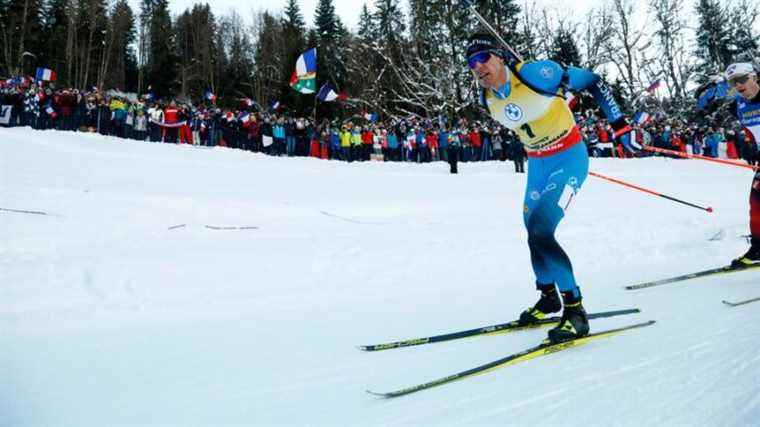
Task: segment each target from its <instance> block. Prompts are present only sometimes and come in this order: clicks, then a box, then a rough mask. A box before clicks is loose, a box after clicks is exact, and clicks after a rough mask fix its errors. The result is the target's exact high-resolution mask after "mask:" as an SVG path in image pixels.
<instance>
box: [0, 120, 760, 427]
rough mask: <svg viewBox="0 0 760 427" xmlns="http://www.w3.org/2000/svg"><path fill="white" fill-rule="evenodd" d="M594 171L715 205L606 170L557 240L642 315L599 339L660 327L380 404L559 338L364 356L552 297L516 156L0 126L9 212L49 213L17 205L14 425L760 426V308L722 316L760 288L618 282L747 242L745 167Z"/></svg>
mask: <svg viewBox="0 0 760 427" xmlns="http://www.w3.org/2000/svg"><path fill="white" fill-rule="evenodd" d="M591 168H592V170H594V171H597V172H599V173H604V174H608V175H611V176H614V177H616V178H620V179H623V180H627V181H631V182H633V183H636V184H638V185H641V186H644V187H649V188H652V189H654V190H657V191H659V192H661V193H663V194H668V195H672V196H674V197H678V198H681V199H684V200H688V201H691V202H694V203H697V204H705V205H708V204H709V205H710V206H712V207H713V208H714V209H715V213H714V214H712V215H708V214H705V213H704V212H701V211H698V210H696V209H691V208H687V207H684V206H680V205H676V204H674V203H669V202H667V201H664V200H662V199H660V198H655V197H652V196H648V195H645V194H642V193H639V192H635V191H632V190H629V189H625V188H622V187H620V186H616V185H612V184H609V183H606V182H603V181H601V180H596V179H594V178H593V177H589V179H588V180H587V181H586V184H585V185H584V188H583V190H582V191H581V193H580V194H579V196H578V197H577V198H576V199H575V200H574V201H573V204H572V205H571V207H570V209H569V211H568V215H567V218H565V220H564V221H563V223H562V225H561V226H560V228H559V231H558V238H559V240H560V242H561V243H562V245H563V247H564V248H565V249H566V251H567V252H568V253H569V254H570V256H571V259H572V260H573V263H574V269H575V271H576V275H577V278H578V281H579V283H580V285H581V287H582V290H583V293H584V296H585V298H586V299H585V302H584V304H585V305H586V308H587V310H589V311H601V310H614V309H623V308H631V307H639V308H641V309H642V312H641V313H640V314H636V315H630V316H623V317H619V318H610V319H599V320H595V321H592V330H597V331H599V330H603V329H607V328H614V327H618V326H623V325H625V324H629V323H633V322H639V321H645V320H649V319H655V320H657V323H656V324H655V325H653V326H651V327H648V328H644V329H641V330H634V331H629V332H626V333H624V334H622V335H619V336H614V337H610V338H607V339H604V340H600V341H596V342H593V343H590V344H588V345H586V346H583V347H581V348H578V349H572V350H568V351H564V352H561V353H557V354H553V355H549V356H546V357H542V358H539V359H536V360H532V361H528V362H524V363H521V364H519V365H516V366H510V367H506V368H502V369H497V370H495V371H492V372H489V373H486V374H484V375H480V376H476V377H473V378H469V379H465V380H462V381H456V382H453V383H451V384H447V385H443V386H441V387H437V388H433V389H430V390H426V391H422V392H419V393H416V394H413V395H409V396H405V397H401V398H398V399H392V400H386V399H377V398H375V397H373V396H370V395H368V394H366V393H365V390H367V389H371V390H375V391H389V390H395V389H397V388H401V387H407V386H410V385H413V384H417V383H420V382H426V381H429V380H432V379H435V378H440V377H442V376H445V375H448V374H451V373H454V372H458V371H461V370H463V369H468V368H471V367H474V366H477V365H480V364H483V363H486V362H490V361H492V360H494V359H497V358H501V357H503V356H505V355H507V354H510V353H513V352H516V351H520V350H522V349H524V348H527V347H529V346H533V345H535V344H536V343H537V342H538V341H539V340H541V339H542V338H543V337H544V336H545V333H546V332H545V330H538V331H528V332H521V333H514V334H508V335H495V336H487V337H476V338H471V339H464V340H458V341H453V342H449V343H440V344H432V345H427V346H419V347H410V348H404V349H397V350H390V351H383V352H377V353H366V352H362V351H359V350H357V349H356V346H357V345H361V344H371V343H377V342H385V341H389V340H397V339H405V338H413V337H417V336H425V335H432V334H437V333H445V332H451V331H455V330H462V329H468V328H473V327H478V326H482V325H487V324H494V323H501V322H504V321H507V320H509V319H511V318H513V317H515V316H516V315H517V314H518V313H519V312H520V311H521V310H523V309H525V308H526V307H528V306H530V305H532V304H533V303H534V302H535V298H536V293H535V290H534V287H533V284H532V283H533V280H534V278H533V275H532V272H531V269H530V266H529V255H528V250H527V245H526V242H525V240H526V238H525V232H524V229H523V224H522V197H523V194H522V193H523V188H524V185H525V176H524V175H516V174H514V173H512V170H513V169H512V166H511V164H509V163H499V162H488V163H483V164H472V163H470V164H462V165H460V174H459V175H456V176H452V175H449V174H448V167H447V165H445V164H443V163H437V164H426V165H411V164H393V163H375V162H373V163H364V164H356V163H353V164H345V163H341V162H332V161H321V160H315V159H302V158H295V159H285V158H271V157H268V156H264V155H258V154H252V153H247V152H242V151H237V150H230V149H225V148H215V149H207V150H195V149H191V147H187V146H175V145H169V144H151V143H138V142H132V141H130V142H126V141H121V140H117V139H114V138H107V137H102V136H99V135H84V134H75V133H60V132H52V131H51V132H37V131H32V130H29V129H18V128H16V129H0V170H1V172H0V206H3V208H2V209H15V210H19V211H22V210H23V211H29V212H41V213H51V214H49V215H31V214H20V213H16V212H0V222H1V223H2V226H0V367H1V368H0V425H2V426H14V427H15V426H37V425H76V426H102V425H141V426H151V425H177V426H179V425H232V424H236V425H331V426H332V425H346V426H348V425H494V426H496V425H498V426H505V425H510V426H511V425H514V426H523V425H537V424H541V425H565V424H567V423H568V420H572V423H573V424H578V425H602V426H608V425H623V426H628V425H630V426H640V425H697V426H701V425H704V426H713V425H721V426H747V425H757V423H758V419H760V339H759V338H758V337H760V310H759V309H760V305H758V304H760V303H755V304H748V305H746V306H741V307H736V308H730V307H727V306H725V305H724V304H722V303H721V300H723V299H726V300H729V301H738V300H743V299H748V298H753V297H756V296H760V286H758V284H760V273H758V272H742V273H736V274H731V275H725V276H720V277H713V278H704V279H697V280H694V281H692V282H689V283H680V284H672V285H667V286H663V287H658V288H652V289H644V290H640V291H635V292H628V291H624V290H622V286H624V285H629V284H634V283H639V282H643V281H649V280H656V279H661V278H665V277H670V276H674V275H679V274H683V273H687V272H690V271H696V270H702V269H706V268H711V267H716V266H719V265H723V264H725V263H727V262H728V261H729V260H730V259H731V258H732V257H734V256H736V255H737V254H739V253H741V252H742V251H744V250H746V247H747V244H746V242H745V241H744V239H743V238H741V237H740V236H742V235H744V234H747V232H748V231H747V222H748V219H747V191H748V190H749V185H750V182H751V174H750V173H748V172H746V171H743V170H738V169H732V168H728V167H725V166H720V165H713V164H707V163H700V162H697V161H684V160H668V159H639V160H629V161H618V160H614V159H593V160H592V164H591ZM52 213H54V214H52ZM207 225H210V226H212V227H217V228H225V229H224V230H214V229H209V228H207V227H206V226H207ZM180 226H181V227H180ZM254 226H255V227H258V228H256V229H246V230H240V228H245V227H254ZM233 228H236V229H234V230H233ZM716 236H718V237H716ZM711 238H712V240H711Z"/></svg>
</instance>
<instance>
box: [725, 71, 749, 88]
mask: <svg viewBox="0 0 760 427" xmlns="http://www.w3.org/2000/svg"><path fill="white" fill-rule="evenodd" d="M748 80H749V74H745V75H743V76H738V77H732V78H730V79H728V84H730V85H731V86H736V85H737V84H742V85H743V84H744V83H747V81H748Z"/></svg>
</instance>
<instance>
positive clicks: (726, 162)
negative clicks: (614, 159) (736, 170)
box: [643, 145, 758, 170]
mask: <svg viewBox="0 0 760 427" xmlns="http://www.w3.org/2000/svg"><path fill="white" fill-rule="evenodd" d="M643 148H644V150H647V151H652V152H654V153H661V154H670V155H673V156H678V157H683V158H684V159H700V160H707V161H708V162H714V163H721V164H724V165H729V166H738V167H740V168H746V169H752V170H756V169H757V168H758V167H757V166H752V165H747V164H744V163H739V162H732V161H730V160H723V159H716V158H714V157H707V156H700V155H699V154H689V153H683V152H681V151H674V150H666V149H664V148H657V147H650V146H648V145H644V146H643Z"/></svg>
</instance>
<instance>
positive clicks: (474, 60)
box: [467, 51, 491, 70]
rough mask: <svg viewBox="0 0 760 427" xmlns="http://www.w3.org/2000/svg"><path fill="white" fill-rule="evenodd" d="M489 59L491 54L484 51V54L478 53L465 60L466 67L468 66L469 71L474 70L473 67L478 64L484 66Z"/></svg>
mask: <svg viewBox="0 0 760 427" xmlns="http://www.w3.org/2000/svg"><path fill="white" fill-rule="evenodd" d="M489 59H491V52H489V51H484V52H478V53H476V54H475V55H472V56H471V57H469V58H467V65H469V66H470V69H471V70H474V69H475V67H477V66H478V63H480V64H485V63H486V62H488V60H489Z"/></svg>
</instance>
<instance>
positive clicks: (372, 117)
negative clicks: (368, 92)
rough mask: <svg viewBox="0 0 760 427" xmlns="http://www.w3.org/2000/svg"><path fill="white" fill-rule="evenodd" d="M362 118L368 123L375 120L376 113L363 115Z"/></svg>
mask: <svg viewBox="0 0 760 427" xmlns="http://www.w3.org/2000/svg"><path fill="white" fill-rule="evenodd" d="M364 118H365V119H367V120H369V121H370V122H374V121H375V120H377V113H364Z"/></svg>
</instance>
